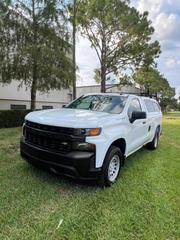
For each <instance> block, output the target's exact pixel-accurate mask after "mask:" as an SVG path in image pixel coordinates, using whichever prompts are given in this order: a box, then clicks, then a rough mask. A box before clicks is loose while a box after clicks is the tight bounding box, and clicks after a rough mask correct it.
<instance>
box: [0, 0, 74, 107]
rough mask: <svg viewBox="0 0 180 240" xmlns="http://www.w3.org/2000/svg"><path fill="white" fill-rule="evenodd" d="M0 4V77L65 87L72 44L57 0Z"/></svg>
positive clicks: (69, 74)
mask: <svg viewBox="0 0 180 240" xmlns="http://www.w3.org/2000/svg"><path fill="white" fill-rule="evenodd" d="M6 2H7V1H5V0H3V1H2V2H1V7H2V8H0V9H1V10H0V14H1V18H0V24H1V25H0V58H1V59H2V61H1V62H0V74H1V75H0V81H1V82H5V83H7V82H8V83H9V82H11V80H12V79H14V80H19V81H20V83H21V84H25V85H26V86H27V87H28V88H30V89H31V108H32V109H34V108H35V100H36V91H37V90H39V91H41V92H45V91H49V90H50V89H60V88H62V87H63V88H67V87H68V86H69V85H70V84H71V80H72V63H71V59H70V50H71V46H70V44H69V43H68V31H67V29H66V28H65V26H66V18H65V15H64V12H63V10H64V9H63V5H62V3H61V2H62V1H60V0H53V1H52V0H47V1H43V0H30V1H20V0H13V1H9V5H7V4H6Z"/></svg>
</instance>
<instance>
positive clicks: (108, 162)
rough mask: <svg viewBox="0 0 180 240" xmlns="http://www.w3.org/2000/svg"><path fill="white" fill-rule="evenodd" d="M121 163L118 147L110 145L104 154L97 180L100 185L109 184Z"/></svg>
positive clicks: (121, 155)
mask: <svg viewBox="0 0 180 240" xmlns="http://www.w3.org/2000/svg"><path fill="white" fill-rule="evenodd" d="M122 163H123V154H122V152H121V150H120V149H119V148H118V147H115V146H111V147H110V149H109V150H108V153H107V154H106V157H105V160H104V164H103V169H102V173H101V176H100V180H99V185H100V186H101V187H104V186H111V185H112V184H114V183H115V182H116V180H117V178H118V176H119V173H120V170H121V166H122Z"/></svg>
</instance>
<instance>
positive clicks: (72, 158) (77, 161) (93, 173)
mask: <svg viewBox="0 0 180 240" xmlns="http://www.w3.org/2000/svg"><path fill="white" fill-rule="evenodd" d="M20 152H21V156H22V158H23V159H25V160H27V161H28V162H30V163H32V164H33V165H37V166H39V167H42V168H46V169H50V170H51V171H54V172H56V173H59V174H62V175H66V176H70V177H73V178H77V179H97V178H98V176H99V175H100V173H101V168H98V169H97V168H95V153H94V152H81V151H73V152H69V153H64V154H63V153H57V152H52V151H49V150H45V149H41V148H39V147H36V146H33V145H31V144H28V143H26V142H25V141H24V138H22V139H21V141H20Z"/></svg>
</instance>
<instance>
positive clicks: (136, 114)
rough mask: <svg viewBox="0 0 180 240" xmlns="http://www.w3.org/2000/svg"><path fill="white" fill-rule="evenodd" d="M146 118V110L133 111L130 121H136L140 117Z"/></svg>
mask: <svg viewBox="0 0 180 240" xmlns="http://www.w3.org/2000/svg"><path fill="white" fill-rule="evenodd" d="M146 118H147V115H146V112H141V111H134V112H132V116H131V119H130V122H131V123H133V122H134V121H136V120H138V119H146Z"/></svg>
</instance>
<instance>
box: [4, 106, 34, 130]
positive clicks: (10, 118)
mask: <svg viewBox="0 0 180 240" xmlns="http://www.w3.org/2000/svg"><path fill="white" fill-rule="evenodd" d="M29 112H30V111H29V110H0V128H11V127H19V126H22V124H23V122H24V117H25V116H26V114H28V113H29Z"/></svg>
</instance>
